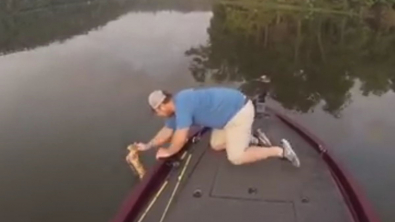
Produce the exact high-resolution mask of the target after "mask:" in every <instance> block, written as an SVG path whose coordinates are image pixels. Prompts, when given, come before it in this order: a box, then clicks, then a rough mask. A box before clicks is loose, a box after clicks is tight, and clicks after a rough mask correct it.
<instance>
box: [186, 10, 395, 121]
mask: <svg viewBox="0 0 395 222" xmlns="http://www.w3.org/2000/svg"><path fill="white" fill-rule="evenodd" d="M360 11H361V12H362V13H360V14H359V16H355V13H348V12H349V11H344V13H342V12H341V11H340V13H318V12H312V11H309V10H280V9H276V8H275V7H271V8H266V7H264V6H262V7H256V6H255V7H249V6H248V5H237V4H231V3H226V4H223V3H219V4H216V5H215V7H214V9H213V13H214V15H213V18H212V20H211V23H210V27H209V28H208V30H207V31H208V34H209V41H208V43H207V44H206V45H200V46H197V47H194V48H191V49H189V50H188V51H186V55H187V56H190V57H191V58H192V62H191V64H190V71H191V73H192V75H193V77H194V78H195V79H196V81H198V82H205V81H207V80H212V81H215V82H217V83H222V82H228V81H232V82H233V81H237V82H241V83H242V84H241V89H242V90H243V91H244V92H246V93H247V94H249V95H251V94H256V93H259V92H260V91H262V90H263V91H266V90H268V89H267V87H268V86H267V84H265V83H262V82H260V81H256V80H257V78H259V77H260V76H262V75H267V76H268V77H269V78H270V80H271V83H270V84H269V86H270V96H271V98H273V99H275V100H276V101H278V102H280V103H281V104H282V105H283V106H284V107H285V108H287V109H290V110H295V111H298V112H302V113H304V112H309V111H312V110H313V108H314V107H315V106H316V105H317V104H319V103H321V102H322V103H323V109H324V110H325V111H327V112H329V113H330V114H332V115H334V116H336V117H337V116H339V115H340V113H341V111H342V110H343V109H344V108H345V107H346V106H347V104H349V103H350V101H351V93H350V89H351V88H352V87H353V86H354V84H355V83H356V80H359V81H360V82H361V86H360V90H361V91H362V94H363V95H369V94H374V95H377V96H380V95H382V94H383V93H386V92H388V91H389V90H395V83H394V81H395V71H394V70H395V33H394V31H393V30H394V27H395V11H394V10H393V9H392V8H391V7H389V6H388V5H385V4H380V5H374V6H372V7H369V8H362V10H360ZM262 87H263V88H262Z"/></svg>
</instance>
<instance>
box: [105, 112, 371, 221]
mask: <svg viewBox="0 0 395 222" xmlns="http://www.w3.org/2000/svg"><path fill="white" fill-rule="evenodd" d="M253 128H261V129H263V131H264V132H265V133H266V134H267V135H268V136H269V137H270V139H271V140H272V141H273V142H274V143H279V141H280V140H281V139H282V138H286V139H288V140H289V141H290V142H291V144H292V145H293V148H294V149H295V151H296V153H297V154H298V156H299V158H300V160H301V167H300V168H296V167H293V166H292V164H290V163H289V162H288V161H283V160H281V159H274V158H273V159H267V160H264V161H260V162H256V163H253V164H248V165H241V166H235V165H232V164H231V163H230V162H229V161H228V160H227V158H226V154H225V152H218V151H214V150H212V149H210V148H209V140H210V133H208V132H209V131H210V130H209V129H206V128H195V129H193V130H192V131H191V137H190V139H189V141H188V143H187V144H186V146H185V147H184V148H183V150H182V151H181V152H179V153H178V154H177V155H176V156H175V157H173V158H171V159H167V160H160V161H158V162H157V164H156V165H154V166H153V167H152V168H150V170H148V172H147V174H146V175H145V176H144V177H143V179H142V180H141V181H140V183H138V184H137V186H135V187H134V189H133V190H132V191H131V193H130V195H129V196H128V197H127V198H126V200H125V201H124V203H123V204H122V205H121V207H120V209H119V211H118V213H117V214H116V215H115V217H114V218H113V219H112V222H132V221H133V222H134V221H138V222H151V221H152V222H153V221H155V222H163V221H167V222H169V221H171V222H203V221H204V222H219V221H227V222H239V221H249V222H255V221H256V222H258V221H268V222H378V221H379V219H378V217H377V215H376V213H375V212H374V210H373V209H372V207H371V205H370V203H369V202H368V201H367V199H366V198H365V196H364V194H363V192H361V190H360V189H359V188H358V186H357V184H356V183H355V182H354V180H353V179H352V177H351V175H350V174H349V173H348V172H347V171H346V170H345V169H344V167H342V166H341V165H340V164H339V162H338V161H336V160H335V159H334V157H333V155H332V154H331V150H330V149H329V148H328V147H327V146H326V145H325V144H324V143H323V142H322V141H321V140H320V139H318V138H317V137H316V136H314V135H313V134H312V133H311V132H310V131H308V130H307V129H306V128H305V127H303V126H301V125H300V124H299V123H297V122H296V121H294V120H293V119H291V118H289V117H288V116H286V115H285V114H283V113H281V112H279V111H277V110H275V109H273V108H270V107H267V108H266V110H265V115H263V116H259V117H258V118H256V120H255V122H254V126H253Z"/></svg>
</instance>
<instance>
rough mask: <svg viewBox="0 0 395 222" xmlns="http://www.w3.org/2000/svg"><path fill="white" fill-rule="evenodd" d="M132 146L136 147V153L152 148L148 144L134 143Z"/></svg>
mask: <svg viewBox="0 0 395 222" xmlns="http://www.w3.org/2000/svg"><path fill="white" fill-rule="evenodd" d="M134 145H135V146H137V150H138V151H146V150H149V149H150V148H151V147H152V145H150V144H149V143H134Z"/></svg>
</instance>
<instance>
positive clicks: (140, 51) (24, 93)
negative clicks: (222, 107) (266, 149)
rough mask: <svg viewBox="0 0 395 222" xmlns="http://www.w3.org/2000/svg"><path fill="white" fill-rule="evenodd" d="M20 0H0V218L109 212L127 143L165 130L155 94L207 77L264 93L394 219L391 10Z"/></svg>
mask: <svg viewBox="0 0 395 222" xmlns="http://www.w3.org/2000/svg"><path fill="white" fill-rule="evenodd" d="M9 2H13V1H9ZM21 2H22V1H15V2H14V3H15V4H9V5H7V4H5V3H0V55H1V56H0V102H1V106H0V144H1V150H0V186H1V189H0V197H1V198H0V221H10V222H14V221H15V222H19V221H21V222H26V221H32V222H36V221H95V222H96V221H108V219H109V218H111V216H113V214H114V213H115V212H116V210H117V208H118V206H119V204H120V203H121V202H122V200H123V199H124V197H125V196H126V194H127V193H128V192H129V191H130V189H131V188H132V187H133V184H134V183H135V178H133V176H132V175H131V172H130V169H129V168H128V166H127V165H126V164H125V162H124V156H125V154H126V151H125V147H126V146H127V145H128V144H129V143H131V142H133V141H146V140H148V139H149V138H150V137H151V136H152V134H153V133H155V131H156V130H157V129H158V127H160V126H161V121H160V120H158V119H155V118H152V115H151V114H150V112H149V110H148V108H147V106H146V96H147V94H148V93H149V92H150V91H151V90H153V89H157V88H164V89H169V90H171V91H177V90H179V89H182V88H186V87H195V86H207V85H226V86H231V87H240V88H241V89H242V90H243V91H244V92H246V93H247V94H251V95H252V94H255V93H258V92H260V91H262V90H265V91H268V92H269V96H270V101H269V102H270V103H271V104H272V106H274V107H277V108H278V109H280V110H283V111H284V112H286V113H288V114H289V115H291V116H293V117H294V118H296V119H297V120H299V121H300V122H301V123H303V124H304V125H305V126H306V127H308V128H310V129H311V130H312V131H314V132H316V133H317V135H319V136H320V137H321V138H322V139H323V140H324V141H325V142H326V143H327V144H329V145H330V147H331V148H332V151H333V153H334V155H335V156H336V157H337V158H338V160H339V161H340V162H342V163H343V164H344V166H345V167H346V168H347V169H348V170H349V171H350V172H351V173H352V175H353V176H354V177H355V179H356V180H357V181H358V182H359V184H360V186H361V187H362V189H363V190H364V191H365V192H366V193H367V196H368V198H369V199H370V200H371V201H372V204H373V205H374V206H375V208H376V210H377V212H378V213H379V215H380V216H381V218H382V219H383V221H394V220H395V213H394V212H393V210H392V206H393V205H394V204H395V202H394V200H395V194H394V192H392V188H393V187H394V186H395V177H394V176H393V171H394V170H395V164H394V163H393V159H394V158H395V151H394V149H393V144H394V143H395V138H394V137H393V132H394V130H395V118H394V114H393V111H394V110H395V94H394V91H393V90H394V89H395V71H394V70H395V32H394V31H393V30H394V28H395V22H393V21H394V20H393V18H395V11H393V10H392V9H391V8H390V7H386V6H379V7H373V8H366V7H362V8H358V10H357V9H355V10H343V11H342V12H341V13H338V12H330V13H328V12H325V13H323V12H311V11H306V10H301V9H293V10H289V9H287V8H282V9H278V8H272V7H271V8H267V7H262V6H259V7H256V6H251V5H250V4H243V5H242V6H240V5H234V4H212V3H210V2H209V1H198V0H188V1H154V0H146V1H141V2H139V1H127V0H125V1H100V2H99V1H91V2H89V3H83V4H81V3H77V2H78V1H73V2H76V3H68V4H63V3H62V2H65V1H58V2H59V3H58V4H54V5H51V6H48V5H45V4H44V3H43V1H41V2H40V3H35V4H34V3H33V2H34V1H30V2H29V3H26V2H24V3H23V2H22V3H21ZM37 2H39V1H37ZM24 4H25V5H24ZM285 9H287V10H285ZM321 11H322V10H321ZM357 12H358V13H359V15H362V16H353V13H357ZM262 75H266V76H267V77H268V78H269V79H270V80H271V82H270V84H264V83H262V82H259V81H256V79H257V78H259V77H260V76H262ZM145 162H147V163H148V164H152V163H153V162H154V160H153V153H149V154H147V155H146V156H145Z"/></svg>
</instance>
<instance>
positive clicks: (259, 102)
mask: <svg viewBox="0 0 395 222" xmlns="http://www.w3.org/2000/svg"><path fill="white" fill-rule="evenodd" d="M266 96H267V92H263V93H260V94H258V95H256V96H254V97H253V98H252V99H251V101H252V104H253V105H254V108H255V114H256V115H255V118H261V117H264V116H268V113H267V112H266Z"/></svg>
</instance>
